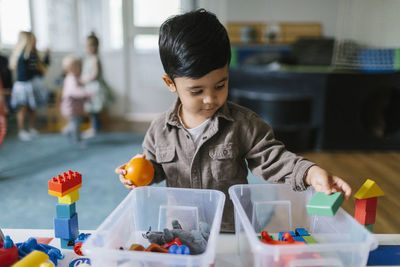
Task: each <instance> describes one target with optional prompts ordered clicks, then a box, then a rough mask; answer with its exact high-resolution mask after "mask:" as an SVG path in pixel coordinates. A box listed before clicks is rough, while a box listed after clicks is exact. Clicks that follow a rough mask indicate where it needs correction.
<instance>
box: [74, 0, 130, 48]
mask: <svg viewBox="0 0 400 267" xmlns="http://www.w3.org/2000/svg"><path fill="white" fill-rule="evenodd" d="M78 3H79V11H80V12H79V19H80V36H79V40H80V42H81V44H82V45H83V44H84V43H85V40H86V37H87V36H88V35H89V34H90V33H92V32H94V33H95V34H96V35H97V37H99V40H100V49H103V50H114V49H121V48H122V45H123V36H122V0H81V1H79V2H78Z"/></svg>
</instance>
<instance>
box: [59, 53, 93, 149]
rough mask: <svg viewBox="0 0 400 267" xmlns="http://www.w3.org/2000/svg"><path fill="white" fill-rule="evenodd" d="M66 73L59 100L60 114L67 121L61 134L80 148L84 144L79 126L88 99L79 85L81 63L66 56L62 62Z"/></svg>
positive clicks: (73, 57) (88, 95)
mask: <svg viewBox="0 0 400 267" xmlns="http://www.w3.org/2000/svg"><path fill="white" fill-rule="evenodd" d="M62 65H63V69H64V71H65V73H66V76H65V79H64V86H63V92H62V100H61V113H62V114H63V116H65V117H66V118H67V120H68V124H67V126H66V127H65V128H64V130H63V133H65V134H67V135H68V136H69V137H70V138H71V139H72V142H73V143H74V144H76V145H78V146H80V147H84V146H85V144H84V143H82V141H81V124H82V120H83V115H84V104H85V101H87V100H89V99H90V94H89V93H88V92H86V91H85V89H84V87H83V85H82V84H81V83H80V76H81V72H82V61H81V60H80V59H79V58H77V57H75V56H72V55H70V56H67V57H65V58H64V59H63V62H62Z"/></svg>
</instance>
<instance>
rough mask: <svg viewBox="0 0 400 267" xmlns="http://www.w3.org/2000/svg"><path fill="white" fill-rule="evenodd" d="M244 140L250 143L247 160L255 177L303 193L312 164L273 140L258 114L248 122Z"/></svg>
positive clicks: (252, 115) (269, 128) (268, 128)
mask: <svg viewBox="0 0 400 267" xmlns="http://www.w3.org/2000/svg"><path fill="white" fill-rule="evenodd" d="M245 137H246V139H243V140H248V141H249V147H248V148H247V149H248V150H247V154H246V156H245V157H246V160H247V163H248V167H249V169H250V170H251V172H252V173H253V174H254V175H257V176H259V177H262V178H264V179H265V180H267V181H269V182H274V183H276V182H285V183H290V184H291V186H292V188H293V190H295V191H300V190H306V189H307V187H308V185H306V184H305V183H304V178H305V176H306V175H307V172H308V169H309V168H310V167H312V166H313V165H315V163H313V162H310V161H308V160H307V159H305V158H303V157H300V156H297V155H296V154H294V153H292V152H290V151H287V150H286V148H285V146H284V144H283V143H282V142H280V141H278V140H276V139H275V136H274V133H273V130H272V128H271V127H270V126H269V125H268V124H267V123H266V122H264V121H263V120H262V119H261V118H260V117H259V116H258V115H256V114H251V117H250V118H249V120H248V127H247V132H246V133H245Z"/></svg>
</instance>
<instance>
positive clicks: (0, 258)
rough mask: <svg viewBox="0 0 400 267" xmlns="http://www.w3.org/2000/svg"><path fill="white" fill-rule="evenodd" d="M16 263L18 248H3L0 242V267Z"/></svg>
mask: <svg viewBox="0 0 400 267" xmlns="http://www.w3.org/2000/svg"><path fill="white" fill-rule="evenodd" d="M17 261H18V248H17V247H16V246H15V245H14V246H13V247H12V248H4V247H3V241H1V240H0V267H8V266H11V265H12V264H13V263H15V262H17Z"/></svg>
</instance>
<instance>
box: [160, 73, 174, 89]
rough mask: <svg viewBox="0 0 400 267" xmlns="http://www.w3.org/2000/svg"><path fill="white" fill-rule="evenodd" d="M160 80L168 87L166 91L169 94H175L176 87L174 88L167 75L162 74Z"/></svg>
mask: <svg viewBox="0 0 400 267" xmlns="http://www.w3.org/2000/svg"><path fill="white" fill-rule="evenodd" d="M162 79H163V80H164V82H165V84H166V85H167V86H168V89H169V90H170V91H171V92H173V93H175V92H176V86H175V83H174V81H173V80H172V79H171V78H170V77H169V76H168V75H167V74H164V75H163V76H162Z"/></svg>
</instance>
